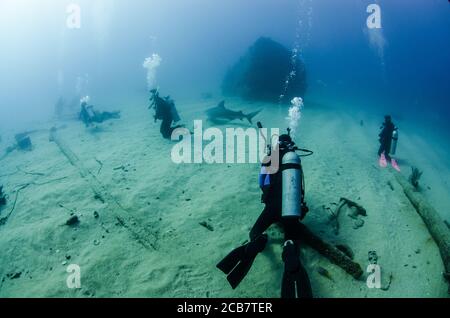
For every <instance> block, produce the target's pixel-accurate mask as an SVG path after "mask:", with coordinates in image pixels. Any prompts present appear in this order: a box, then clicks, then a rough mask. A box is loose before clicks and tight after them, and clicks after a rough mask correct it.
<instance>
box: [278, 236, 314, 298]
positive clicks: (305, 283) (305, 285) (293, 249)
mask: <svg viewBox="0 0 450 318" xmlns="http://www.w3.org/2000/svg"><path fill="white" fill-rule="evenodd" d="M283 261H284V264H285V266H284V273H283V280H282V282H281V298H312V289H311V283H310V281H309V277H308V274H307V272H306V270H305V268H304V267H303V265H302V263H301V261H300V253H299V249H298V247H297V246H296V245H295V244H294V243H293V242H287V243H286V245H285V247H284V250H283Z"/></svg>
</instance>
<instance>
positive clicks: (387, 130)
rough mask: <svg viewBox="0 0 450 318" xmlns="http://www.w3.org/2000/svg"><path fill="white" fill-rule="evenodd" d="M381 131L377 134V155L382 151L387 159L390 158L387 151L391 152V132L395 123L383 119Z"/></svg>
mask: <svg viewBox="0 0 450 318" xmlns="http://www.w3.org/2000/svg"><path fill="white" fill-rule="evenodd" d="M381 129H382V130H381V133H380V134H379V135H378V136H379V137H380V139H379V141H380V148H379V149H378V156H381V154H382V153H383V152H384V155H385V156H386V159H387V160H391V157H390V156H389V153H390V152H391V144H392V134H393V133H394V130H395V125H394V123H392V121H385V122H384V123H383V126H382V127H381Z"/></svg>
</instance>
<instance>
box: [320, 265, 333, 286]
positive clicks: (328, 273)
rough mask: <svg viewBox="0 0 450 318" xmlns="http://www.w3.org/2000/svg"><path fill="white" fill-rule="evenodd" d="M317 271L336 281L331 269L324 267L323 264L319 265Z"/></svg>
mask: <svg viewBox="0 0 450 318" xmlns="http://www.w3.org/2000/svg"><path fill="white" fill-rule="evenodd" d="M317 272H318V273H319V274H320V275H322V276H323V277H325V278H328V279H329V280H331V281H332V282H334V279H333V277H331V274H330V272H329V271H327V270H326V269H325V268H323V267H322V266H318V267H317Z"/></svg>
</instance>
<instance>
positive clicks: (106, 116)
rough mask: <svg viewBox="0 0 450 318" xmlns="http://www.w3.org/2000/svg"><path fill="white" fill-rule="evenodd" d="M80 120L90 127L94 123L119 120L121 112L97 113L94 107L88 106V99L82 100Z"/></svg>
mask: <svg viewBox="0 0 450 318" xmlns="http://www.w3.org/2000/svg"><path fill="white" fill-rule="evenodd" d="M79 118H80V120H81V121H82V122H83V123H84V124H85V125H86V127H89V126H91V125H93V124H94V123H98V124H100V123H103V122H105V121H107V120H110V119H119V118H120V111H116V112H97V111H95V110H94V106H92V105H88V99H87V98H84V99H82V100H81V111H80V116H79Z"/></svg>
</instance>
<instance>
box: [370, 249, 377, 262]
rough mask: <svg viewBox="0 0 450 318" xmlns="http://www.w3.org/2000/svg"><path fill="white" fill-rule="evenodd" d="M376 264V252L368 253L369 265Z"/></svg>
mask: <svg viewBox="0 0 450 318" xmlns="http://www.w3.org/2000/svg"><path fill="white" fill-rule="evenodd" d="M377 262H378V255H377V252H376V251H369V263H370V264H377Z"/></svg>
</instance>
